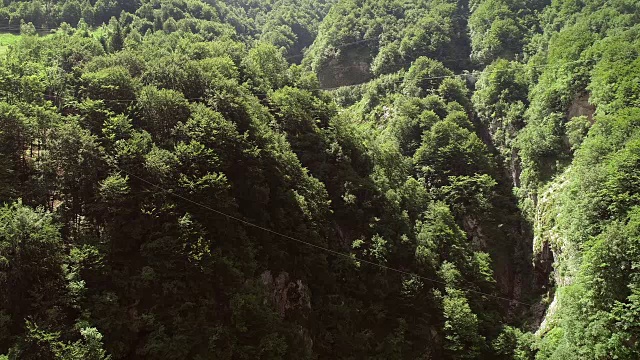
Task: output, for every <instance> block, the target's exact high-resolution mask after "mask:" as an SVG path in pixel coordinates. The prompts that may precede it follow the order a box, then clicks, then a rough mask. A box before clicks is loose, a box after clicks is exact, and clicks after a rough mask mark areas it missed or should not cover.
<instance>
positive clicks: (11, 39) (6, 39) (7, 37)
mask: <svg viewBox="0 0 640 360" xmlns="http://www.w3.org/2000/svg"><path fill="white" fill-rule="evenodd" d="M19 39H20V35H16V34H9V33H3V34H0V54H4V53H5V52H6V51H7V50H8V49H9V45H12V44H15V43H16V42H17V41H18V40H19Z"/></svg>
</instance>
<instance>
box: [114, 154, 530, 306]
mask: <svg viewBox="0 0 640 360" xmlns="http://www.w3.org/2000/svg"><path fill="white" fill-rule="evenodd" d="M116 167H117V168H118V170H120V171H122V172H123V173H125V174H127V175H129V176H131V177H132V178H135V179H138V180H140V181H142V182H143V183H146V184H148V185H150V186H152V187H154V188H156V189H158V190H160V191H162V192H164V193H167V194H170V195H172V196H174V197H176V198H179V199H182V200H184V201H186V202H188V203H191V204H193V205H196V206H199V207H201V208H203V209H206V210H209V211H211V212H213V213H216V214H218V215H221V216H224V217H226V218H228V219H231V220H234V221H236V222H238V223H241V224H243V225H245V226H248V227H252V228H255V229H258V230H262V231H264V232H267V233H270V234H272V235H276V236H279V237H281V238H284V239H287V240H289V241H293V242H296V243H299V244H303V245H306V246H310V247H312V248H315V249H318V250H322V251H324V252H327V253H330V254H333V255H336V256H340V257H345V258H348V259H351V260H355V261H358V262H361V263H365V264H368V265H371V266H375V267H378V268H381V269H383V270H388V271H392V272H396V273H399V274H403V275H408V276H411V277H415V278H419V279H422V280H426V281H429V282H432V283H435V284H440V285H447V283H445V282H444V281H441V280H437V279H432V278H429V277H426V276H422V275H419V274H416V273H413V272H409V271H405V270H401V269H398V268H394V267H391V266H387V265H383V264H380V263H376V262H373V261H369V260H366V259H362V258H359V257H356V256H354V255H353V254H349V253H345V252H341V251H337V250H333V249H330V248H328V247H325V246H321V245H317V244H314V243H311V242H308V241H304V240H302V239H298V238H296V237H293V236H289V235H287V234H283V233H281V232H279V231H275V230H272V229H269V228H267V227H264V226H260V225H257V224H254V223H252V222H250V221H248V220H245V219H242V218H240V217H237V216H233V215H230V214H227V213H225V212H223V211H220V210H217V209H214V208H212V207H210V206H207V205H205V204H202V203H200V202H198V201H195V200H192V199H189V198H188V197H185V196H182V195H180V194H176V193H175V192H173V191H171V190H168V189H165V188H163V187H162V186H160V185H158V184H156V183H154V182H152V181H149V180H146V179H144V178H142V177H140V176H138V175H135V174H132V173H131V172H129V171H126V170H124V169H122V168H121V167H119V166H116ZM459 289H460V290H465V291H468V292H472V293H476V294H480V295H484V296H488V297H491V298H494V299H499V300H503V301H508V302H509V303H516V304H520V305H525V306H527V307H531V306H534V304H529V303H525V302H522V301H519V300H516V299H510V298H506V297H503V296H498V295H493V294H489V293H486V292H482V291H478V290H474V289H470V288H465V287H459Z"/></svg>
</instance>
